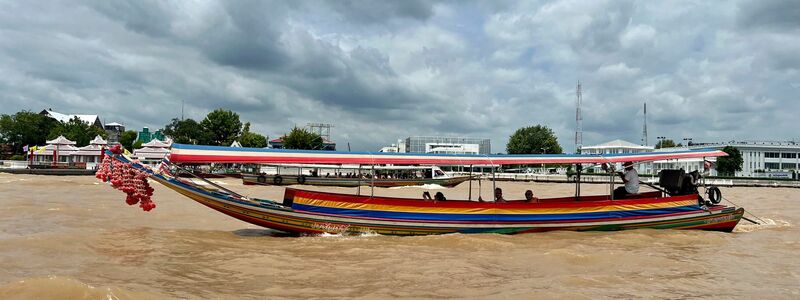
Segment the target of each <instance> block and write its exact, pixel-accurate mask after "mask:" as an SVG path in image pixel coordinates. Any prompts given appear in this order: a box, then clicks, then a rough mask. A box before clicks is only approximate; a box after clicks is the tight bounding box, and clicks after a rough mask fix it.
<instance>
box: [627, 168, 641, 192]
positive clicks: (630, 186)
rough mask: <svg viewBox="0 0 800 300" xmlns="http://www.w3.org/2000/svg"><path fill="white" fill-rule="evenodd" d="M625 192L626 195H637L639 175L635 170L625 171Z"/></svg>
mask: <svg viewBox="0 0 800 300" xmlns="http://www.w3.org/2000/svg"><path fill="white" fill-rule="evenodd" d="M625 181H627V182H625V191H626V192H628V194H638V193H639V174H638V173H636V169H634V168H630V169H626V170H625Z"/></svg>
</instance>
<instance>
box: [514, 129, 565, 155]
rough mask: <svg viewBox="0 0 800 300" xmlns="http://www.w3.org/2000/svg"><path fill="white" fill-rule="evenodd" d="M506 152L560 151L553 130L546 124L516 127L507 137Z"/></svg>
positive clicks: (535, 152)
mask: <svg viewBox="0 0 800 300" xmlns="http://www.w3.org/2000/svg"><path fill="white" fill-rule="evenodd" d="M506 151H507V152H508V154H541V153H561V152H562V150H561V145H559V144H558V138H556V136H555V134H553V130H551V129H550V128H548V127H547V126H541V125H536V126H530V127H523V128H520V129H517V131H516V132H514V134H512V135H511V137H509V139H508V144H507V145H506Z"/></svg>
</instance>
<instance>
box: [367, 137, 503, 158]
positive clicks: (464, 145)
mask: <svg viewBox="0 0 800 300" xmlns="http://www.w3.org/2000/svg"><path fill="white" fill-rule="evenodd" d="M380 152H392V153H436V154H490V153H491V142H490V141H489V139H484V138H470V137H435V136H410V137H407V138H405V139H399V140H397V144H392V145H391V146H386V147H383V148H381V150H380Z"/></svg>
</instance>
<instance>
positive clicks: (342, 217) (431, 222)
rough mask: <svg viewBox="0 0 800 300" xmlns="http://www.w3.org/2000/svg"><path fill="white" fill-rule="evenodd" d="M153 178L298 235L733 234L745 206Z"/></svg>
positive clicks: (682, 199)
mask: <svg viewBox="0 0 800 300" xmlns="http://www.w3.org/2000/svg"><path fill="white" fill-rule="evenodd" d="M152 178H153V179H155V180H156V181H158V182H160V183H162V184H163V185H165V186H167V187H169V188H171V189H173V190H175V191H176V192H178V193H180V194H182V195H184V196H186V197H188V198H191V199H193V200H195V201H197V202H199V203H201V204H203V205H205V206H208V207H210V208H212V209H214V210H217V211H219V212H221V213H224V214H226V215H229V216H231V217H234V218H237V219H239V220H242V221H245V222H248V223H251V224H255V225H259V226H263V227H267V228H272V229H277V230H280V231H284V232H287V233H292V234H320V233H334V234H364V233H377V234H384V235H430V234H446V233H501V234H521V233H535V232H546V231H553V230H572V231H612V230H628V229H640V228H652V229H701V230H715V231H726V232H730V231H732V230H733V228H734V227H735V226H736V225H737V224H738V222H739V221H740V220H741V218H742V215H743V214H744V209H741V208H739V209H734V208H732V207H726V206H721V205H717V206H711V207H708V208H706V209H703V208H701V207H700V206H698V205H697V203H696V199H697V195H687V196H677V197H664V198H662V197H650V196H655V195H648V198H641V199H632V200H617V201H611V200H607V199H606V198H607V197H606V196H592V197H582V198H581V199H582V200H581V201H574V199H573V200H572V201H568V200H567V199H569V198H561V199H543V201H542V202H540V203H522V202H520V203H513V202H512V203H479V202H471V201H444V202H438V203H434V202H426V201H422V200H417V199H400V198H380V197H369V196H355V195H344V194H333V193H324V192H313V191H305V190H298V189H290V188H287V189H286V193H285V196H284V203H283V204H279V203H277V202H274V201H269V200H259V199H249V198H242V197H238V196H235V195H230V194H227V193H224V192H219V191H214V190H210V189H207V188H201V187H198V186H196V185H194V184H192V183H190V182H187V181H183V180H178V179H176V178H171V177H164V176H161V175H157V174H153V175H152Z"/></svg>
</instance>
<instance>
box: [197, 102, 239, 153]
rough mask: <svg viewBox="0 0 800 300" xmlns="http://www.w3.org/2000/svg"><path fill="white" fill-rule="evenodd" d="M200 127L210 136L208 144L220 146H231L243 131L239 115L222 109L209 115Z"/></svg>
mask: <svg viewBox="0 0 800 300" xmlns="http://www.w3.org/2000/svg"><path fill="white" fill-rule="evenodd" d="M200 126H202V127H203V130H204V131H205V132H206V133H207V134H208V140H207V142H208V144H210V145H218V146H229V145H230V144H231V143H233V141H235V140H236V138H238V137H239V133H241V131H242V122H241V121H239V115H238V114H237V113H235V112H232V111H230V110H225V109H221V108H218V109H216V110H214V111H212V112H210V113H208V115H206V118H205V119H203V121H202V122H200Z"/></svg>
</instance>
